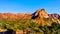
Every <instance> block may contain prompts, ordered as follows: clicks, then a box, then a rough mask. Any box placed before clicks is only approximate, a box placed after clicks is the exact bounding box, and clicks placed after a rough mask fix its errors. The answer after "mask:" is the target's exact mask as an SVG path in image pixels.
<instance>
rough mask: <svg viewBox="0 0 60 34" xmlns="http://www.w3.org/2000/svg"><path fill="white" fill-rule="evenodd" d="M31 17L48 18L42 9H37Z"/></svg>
mask: <svg viewBox="0 0 60 34" xmlns="http://www.w3.org/2000/svg"><path fill="white" fill-rule="evenodd" d="M33 17H34V18H36V17H39V18H48V17H49V16H48V14H47V12H46V11H45V10H44V9H41V10H37V11H36V12H35V13H33Z"/></svg>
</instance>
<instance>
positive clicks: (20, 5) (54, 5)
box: [0, 0, 60, 14]
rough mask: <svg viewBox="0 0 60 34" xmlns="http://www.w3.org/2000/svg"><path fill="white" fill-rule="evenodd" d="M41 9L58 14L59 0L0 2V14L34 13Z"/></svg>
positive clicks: (0, 0) (13, 0)
mask: <svg viewBox="0 0 60 34" xmlns="http://www.w3.org/2000/svg"><path fill="white" fill-rule="evenodd" d="M41 8H44V9H45V10H46V11H47V13H58V14H60V0H0V13H5V12H11V13H26V12H30V13H34V12H35V11H36V10H38V9H41Z"/></svg>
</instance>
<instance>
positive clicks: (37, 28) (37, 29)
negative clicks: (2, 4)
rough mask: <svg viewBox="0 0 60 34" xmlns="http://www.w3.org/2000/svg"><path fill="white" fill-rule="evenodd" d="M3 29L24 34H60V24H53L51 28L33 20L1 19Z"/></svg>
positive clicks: (0, 27)
mask: <svg viewBox="0 0 60 34" xmlns="http://www.w3.org/2000/svg"><path fill="white" fill-rule="evenodd" d="M47 20H48V19H47ZM3 29H7V30H9V29H12V30H14V31H17V30H22V31H23V34H60V24H58V23H55V22H52V24H51V26H47V25H45V26H42V25H41V24H40V23H36V22H34V20H32V19H1V20H0V30H3ZM25 32H26V33H25Z"/></svg>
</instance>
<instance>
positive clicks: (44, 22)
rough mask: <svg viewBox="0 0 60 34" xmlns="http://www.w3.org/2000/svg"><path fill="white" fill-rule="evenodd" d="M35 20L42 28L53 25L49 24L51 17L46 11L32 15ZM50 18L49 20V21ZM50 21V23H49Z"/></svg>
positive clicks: (39, 11) (42, 10)
mask: <svg viewBox="0 0 60 34" xmlns="http://www.w3.org/2000/svg"><path fill="white" fill-rule="evenodd" d="M32 15H33V16H32V17H33V18H32V19H35V21H36V22H37V23H40V24H41V25H42V26H44V25H49V26H50V25H51V23H50V22H49V20H50V19H49V16H48V14H47V12H46V11H45V10H44V9H41V10H37V11H36V12H35V13H33V14H32ZM47 18H48V19H47ZM44 19H45V20H44ZM47 20H48V21H47Z"/></svg>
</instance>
